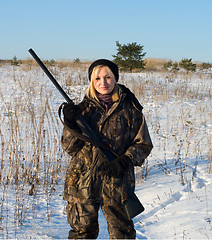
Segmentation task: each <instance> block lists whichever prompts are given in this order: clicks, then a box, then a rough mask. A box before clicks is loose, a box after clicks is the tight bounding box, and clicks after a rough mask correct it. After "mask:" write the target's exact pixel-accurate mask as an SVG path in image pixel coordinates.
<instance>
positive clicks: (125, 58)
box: [112, 41, 146, 72]
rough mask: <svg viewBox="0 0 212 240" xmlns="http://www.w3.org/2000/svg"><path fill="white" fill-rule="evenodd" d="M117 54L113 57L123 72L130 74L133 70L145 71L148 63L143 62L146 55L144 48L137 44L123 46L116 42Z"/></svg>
mask: <svg viewBox="0 0 212 240" xmlns="http://www.w3.org/2000/svg"><path fill="white" fill-rule="evenodd" d="M116 46H117V54H116V55H112V56H113V58H114V62H115V63H116V64H118V65H119V67H120V68H121V69H123V70H128V71H130V72H132V71H133V69H144V67H145V65H146V63H145V61H144V60H143V58H144V56H145V55H146V53H144V52H143V47H144V46H141V45H139V44H137V43H136V42H133V43H128V44H123V45H121V44H120V43H119V42H118V41H117V42H116Z"/></svg>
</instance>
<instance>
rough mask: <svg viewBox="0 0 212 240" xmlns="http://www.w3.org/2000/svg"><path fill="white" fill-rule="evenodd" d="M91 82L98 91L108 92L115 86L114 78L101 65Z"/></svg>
mask: <svg viewBox="0 0 212 240" xmlns="http://www.w3.org/2000/svg"><path fill="white" fill-rule="evenodd" d="M93 84H94V88H95V89H96V91H97V92H98V93H101V94H109V93H111V92H112V91H113V89H114V87H115V84H116V79H115V77H114V76H113V75H111V74H110V73H109V72H108V70H107V68H106V67H101V68H100V70H99V71H98V72H97V74H96V76H94V79H93Z"/></svg>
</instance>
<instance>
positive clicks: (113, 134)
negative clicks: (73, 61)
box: [62, 59, 153, 239]
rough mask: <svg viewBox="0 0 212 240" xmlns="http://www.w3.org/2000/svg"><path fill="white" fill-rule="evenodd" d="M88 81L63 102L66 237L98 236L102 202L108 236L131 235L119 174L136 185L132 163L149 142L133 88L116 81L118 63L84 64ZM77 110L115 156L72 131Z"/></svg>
mask: <svg viewBox="0 0 212 240" xmlns="http://www.w3.org/2000/svg"><path fill="white" fill-rule="evenodd" d="M88 75H89V80H90V85H89V87H88V89H87V91H86V94H85V97H84V99H83V101H82V102H81V103H80V104H79V105H77V106H76V105H73V104H66V105H65V106H64V109H63V113H64V120H65V123H66V124H67V125H68V128H67V127H65V128H64V131H63V137H62V147H63V149H64V150H65V151H66V152H67V153H68V154H70V155H71V156H72V159H71V161H70V165H69V167H68V169H67V174H66V181H65V191H64V199H65V200H67V201H68V205H67V216H68V222H69V224H70V225H71V227H72V230H70V232H69V238H70V239H79V238H82V239H96V238H97V237H98V231H99V226H98V210H99V207H100V206H101V208H102V211H103V213H104V215H105V218H106V220H107V224H108V231H109V234H110V238H111V239H135V237H136V232H135V229H134V225H133V221H132V220H129V219H128V217H127V215H126V213H125V211H124V209H123V202H124V200H125V197H126V192H125V184H124V182H125V181H124V179H125V178H126V179H127V181H128V183H129V184H130V185H131V187H132V188H133V189H134V188H135V176H134V166H141V165H142V164H143V162H144V160H145V158H147V156H148V155H149V154H150V152H151V150H152V147H153V146H152V142H151V139H150V136H149V132H148V129H147V125H146V122H145V119H144V116H143V114H142V106H141V105H140V104H139V102H138V100H137V99H136V98H135V96H134V94H133V93H132V92H131V91H130V90H129V89H128V88H126V87H125V86H124V85H120V84H118V83H117V82H118V79H119V71H118V66H117V65H116V64H115V63H113V62H111V61H109V60H106V59H99V60H97V61H95V62H93V63H92V64H91V66H90V67H89V70H88ZM79 113H81V115H82V116H83V118H84V119H85V120H86V121H87V123H88V124H89V125H90V127H91V129H92V130H93V131H95V133H96V134H97V135H98V136H99V137H100V138H101V140H102V142H103V143H104V144H105V146H107V147H109V148H110V149H111V150H112V151H113V152H115V153H116V155H117V158H116V159H115V160H114V161H112V162H108V161H107V160H106V159H105V158H104V157H103V156H102V155H101V154H100V153H99V151H98V149H97V147H96V146H95V145H93V144H91V143H89V142H84V141H83V140H82V139H80V138H78V137H76V135H75V134H73V133H74V132H76V133H77V134H80V129H79V127H78V126H77V124H76V122H75V120H74V119H75V118H74V117H75V116H76V114H79Z"/></svg>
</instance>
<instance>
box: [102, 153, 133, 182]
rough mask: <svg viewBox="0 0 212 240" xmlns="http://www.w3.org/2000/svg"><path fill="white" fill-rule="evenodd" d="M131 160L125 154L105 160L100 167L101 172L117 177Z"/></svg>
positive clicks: (127, 166)
mask: <svg viewBox="0 0 212 240" xmlns="http://www.w3.org/2000/svg"><path fill="white" fill-rule="evenodd" d="M131 163H132V160H131V159H130V158H129V157H128V156H126V155H122V156H120V157H118V158H116V159H115V160H113V161H111V162H107V163H105V164H104V166H103V167H102V172H103V174H105V175H107V176H110V177H111V176H113V177H119V176H120V175H122V174H123V173H124V172H126V170H127V169H128V168H129V166H130V164H131Z"/></svg>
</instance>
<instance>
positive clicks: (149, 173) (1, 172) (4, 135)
mask: <svg viewBox="0 0 212 240" xmlns="http://www.w3.org/2000/svg"><path fill="white" fill-rule="evenodd" d="M52 72H53V73H54V75H55V76H56V78H57V79H58V81H59V82H60V83H61V85H62V86H63V87H64V89H65V90H66V91H67V92H68V93H69V94H70V96H71V97H72V98H74V99H75V101H79V100H80V99H82V97H83V93H84V90H85V88H86V86H85V85H84V82H85V79H86V73H85V72H76V71H70V70H69V69H63V70H60V69H57V68H52ZM73 79H76V80H77V81H76V82H77V83H75V85H76V86H67V83H69V84H68V85H70V82H72V84H73V83H74V80H73ZM211 79H212V75H211V74H192V75H187V74H171V73H159V72H155V73H153V72H152V73H151V72H143V73H136V74H121V78H120V83H124V84H126V85H127V86H128V87H129V88H130V89H131V90H132V91H133V92H134V93H135V94H136V96H137V97H138V98H139V100H140V102H141V104H142V105H143V106H144V110H143V111H144V115H145V117H146V119H147V123H148V127H149V130H150V134H151V137H152V140H153V144H154V149H153V151H152V153H151V155H150V156H149V158H148V160H147V161H146V163H145V165H144V167H143V168H136V173H137V185H136V194H137V196H138V197H139V199H140V200H141V202H142V203H143V205H144V207H145V211H144V212H143V213H142V214H140V215H138V216H137V217H135V218H134V224H135V228H136V231H137V239H212V222H211V221H212V173H211V156H212V155H211V134H212V122H211ZM63 101H64V100H63V98H62V97H61V96H60V94H59V93H58V92H57V90H55V89H54V87H53V85H52V84H51V83H50V82H49V80H48V79H47V77H46V76H45V75H44V73H43V72H42V70H41V69H39V68H37V67H36V68H35V67H29V66H28V67H24V66H19V67H12V66H10V65H3V66H0V110H1V113H2V114H1V116H0V121H1V126H0V143H1V147H0V156H1V157H0V189H1V191H0V239H7V238H9V239H11V238H16V239H67V237H68V231H69V229H70V227H69V225H68V223H67V219H66V212H65V207H66V202H64V200H63V183H64V175H65V171H66V167H67V165H68V161H69V159H68V156H67V155H66V154H65V153H64V152H63V151H62V149H61V146H60V136H61V130H62V124H61V123H60V122H59V120H58V115H57V110H58V107H59V105H60V103H62V102H63ZM99 225H100V233H99V239H108V238H109V235H108V232H107V224H106V220H105V218H104V215H103V213H102V211H101V210H100V212H99Z"/></svg>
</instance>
